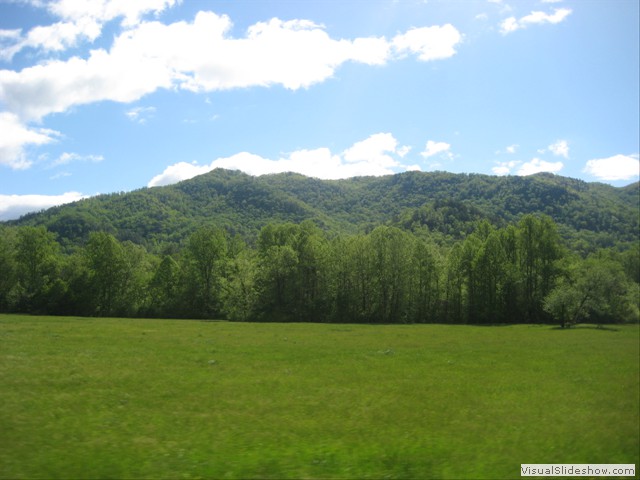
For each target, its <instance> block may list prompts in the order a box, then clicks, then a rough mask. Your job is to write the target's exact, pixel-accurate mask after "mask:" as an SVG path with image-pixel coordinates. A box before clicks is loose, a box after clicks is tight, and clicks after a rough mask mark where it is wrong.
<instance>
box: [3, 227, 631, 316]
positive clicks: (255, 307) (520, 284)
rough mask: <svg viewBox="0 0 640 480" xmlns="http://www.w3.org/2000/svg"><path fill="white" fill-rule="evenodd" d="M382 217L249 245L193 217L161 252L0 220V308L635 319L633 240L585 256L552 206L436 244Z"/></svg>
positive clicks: (280, 232)
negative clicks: (338, 231)
mask: <svg viewBox="0 0 640 480" xmlns="http://www.w3.org/2000/svg"><path fill="white" fill-rule="evenodd" d="M428 232H429V231H428V228H424V229H423V230H415V229H414V230H413V231H407V230H405V229H401V228H397V227H393V226H378V227H376V228H374V229H372V230H371V231H370V232H368V233H363V234H359V235H335V236H330V235H329V234H327V233H326V232H325V231H323V230H321V229H320V228H319V227H318V226H316V224H314V223H313V222H312V221H308V220H307V221H303V222H301V223H298V224H294V223H282V224H268V225H267V226H265V227H264V228H262V230H261V231H260V233H259V235H258V238H257V240H256V241H255V244H253V245H251V246H249V245H247V244H246V243H245V242H244V241H243V240H242V239H241V238H240V237H238V236H231V235H230V234H229V233H228V232H227V231H226V230H224V229H222V228H218V227H215V226H202V227H200V228H198V229H197V230H196V231H195V232H194V233H193V234H191V235H190V236H189V237H188V239H187V240H186V241H185V242H184V244H183V245H182V246H181V247H180V248H177V249H175V250H174V251H172V252H171V253H166V254H163V255H161V254H155V253H149V252H148V251H147V250H146V249H145V248H143V247H141V246H139V245H137V244H134V243H132V242H130V241H124V242H122V241H119V240H117V239H116V238H115V237H114V236H113V235H111V234H109V233H106V232H92V233H91V234H90V235H89V237H88V241H87V242H86V243H85V244H84V245H82V246H78V247H74V248H71V249H67V250H65V251H63V249H62V247H61V245H60V243H58V241H57V239H56V236H55V234H54V233H52V232H50V231H48V230H47V229H46V228H45V227H9V226H4V227H0V311H2V312H23V313H34V314H35V313H37V314H53V315H78V316H125V317H140V316H144V317H166V318H211V319H213V318H215V319H219V318H224V319H229V320H235V321H282V322H290V321H296V322H297V321H301V322H305V321H309V322H349V323H357V322H363V323H472V324H497V323H540V322H558V323H560V324H561V325H562V326H563V327H564V326H569V325H572V324H575V323H578V322H581V321H585V320H586V319H591V321H594V322H598V323H611V322H637V321H638V318H639V312H638V292H639V285H638V284H639V282H640V278H639V275H640V274H639V271H640V264H639V262H640V250H639V249H638V245H637V244H636V245H635V247H634V248H631V249H627V250H625V251H622V252H620V251H616V250H614V249H602V250H598V251H597V252H595V253H592V254H591V255H589V256H588V257H586V258H583V257H581V256H579V255H577V254H575V253H572V252H570V251H568V250H567V249H566V247H564V245H563V242H562V241H561V238H560V236H559V234H558V231H557V226H556V224H555V223H554V222H553V220H552V219H551V218H550V217H547V216H544V215H526V216H524V217H522V219H521V220H520V221H519V222H518V223H515V224H511V225H507V226H506V227H504V228H496V227H494V226H492V225H491V224H490V223H489V222H487V221H484V220H483V221H478V222H477V223H476V224H475V228H474V229H473V231H472V232H471V233H470V234H468V235H467V236H466V237H465V238H464V239H463V240H460V241H457V242H454V243H453V244H450V245H446V246H443V245H442V244H439V243H436V242H435V241H434V240H433V238H431V236H430V234H429V233H428Z"/></svg>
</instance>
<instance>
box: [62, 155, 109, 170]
mask: <svg viewBox="0 0 640 480" xmlns="http://www.w3.org/2000/svg"><path fill="white" fill-rule="evenodd" d="M103 160H104V157H103V156H102V155H79V154H77V153H68V152H65V153H63V154H62V155H60V156H59V157H58V158H57V159H55V160H54V161H53V163H52V164H51V166H52V167H57V166H59V165H67V164H69V163H71V162H91V163H98V162H102V161H103Z"/></svg>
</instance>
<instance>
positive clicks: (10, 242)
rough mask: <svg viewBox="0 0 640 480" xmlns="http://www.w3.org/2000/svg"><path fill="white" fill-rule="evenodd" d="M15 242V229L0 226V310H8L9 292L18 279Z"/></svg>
mask: <svg viewBox="0 0 640 480" xmlns="http://www.w3.org/2000/svg"><path fill="white" fill-rule="evenodd" d="M16 243H17V239H16V230H15V229H14V228H9V227H2V226H0V312H6V311H8V310H9V303H10V302H9V298H10V294H9V292H11V290H12V289H13V288H14V287H15V285H16V283H17V281H18V279H17V265H16V256H15V248H16Z"/></svg>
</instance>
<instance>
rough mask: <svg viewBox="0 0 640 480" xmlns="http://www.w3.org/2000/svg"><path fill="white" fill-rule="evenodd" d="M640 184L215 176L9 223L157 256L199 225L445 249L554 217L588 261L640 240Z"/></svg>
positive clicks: (251, 233)
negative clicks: (102, 239) (302, 226)
mask: <svg viewBox="0 0 640 480" xmlns="http://www.w3.org/2000/svg"><path fill="white" fill-rule="evenodd" d="M639 203H640V190H639V187H638V184H637V183H636V184H633V185H629V186H628V187H625V188H614V187H611V186H608V185H604V184H597V183H585V182H582V181H579V180H574V179H570V178H565V177H560V176H555V175H550V174H537V175H532V176H528V177H491V176H487V175H475V174H473V175H466V174H452V173H446V172H430V173H421V172H406V173H402V174H397V175H391V176H383V177H360V178H351V179H346V180H325V181H323V180H318V179H313V178H307V177H304V176H302V175H298V174H290V173H287V174H278V175H264V176H261V177H251V176H248V175H245V174H243V173H240V172H237V171H228V170H220V169H218V170H214V171H212V172H209V173H207V174H205V175H201V176H199V177H195V178H193V179H191V180H187V181H184V182H181V183H178V184H175V185H169V186H166V187H154V188H146V189H141V190H137V191H133V192H130V193H118V194H111V195H100V196H97V197H94V198H88V199H85V200H82V201H79V202H76V203H73V204H69V205H64V206H61V207H55V208H52V209H49V210H46V211H44V212H40V213H36V214H29V215H26V216H24V217H23V218H21V219H20V220H18V221H13V222H9V224H12V225H30V226H38V225H43V226H45V227H47V229H48V230H49V231H51V232H53V233H55V234H56V235H57V237H58V239H59V241H60V243H61V245H62V247H63V248H64V249H71V248H73V247H74V246H78V245H84V244H85V243H86V242H87V240H88V238H89V234H90V233H91V232H94V231H104V232H107V233H110V234H112V235H114V236H115V237H116V238H118V239H119V240H120V241H125V240H130V241H132V242H134V243H137V244H140V245H144V246H145V247H146V248H147V249H148V250H149V251H152V252H154V253H159V252H162V253H167V252H166V251H165V250H166V249H167V248H168V246H169V245H172V246H174V247H175V246H179V245H181V243H182V242H184V241H186V239H187V238H188V237H189V236H190V235H191V234H192V233H193V232H195V231H196V230H197V229H198V228H200V227H201V226H202V225H214V226H217V227H219V228H224V229H225V230H227V231H228V232H229V233H230V234H231V235H235V234H240V235H241V236H242V237H243V238H245V239H246V240H247V241H248V242H249V243H252V242H253V241H254V240H255V239H256V238H257V236H258V234H259V232H260V230H261V229H262V228H263V227H264V226H266V225H267V224H269V223H294V224H299V223H301V222H303V221H304V220H313V221H314V222H315V223H316V224H317V225H318V226H320V228H322V229H323V230H325V231H327V232H330V233H331V234H354V233H359V232H370V231H371V230H373V229H374V228H375V227H376V226H379V225H381V224H387V225H393V226H397V227H400V228H402V229H405V230H411V231H413V232H414V233H418V232H419V231H422V230H425V229H426V230H427V231H428V232H429V233H430V235H431V236H432V238H433V240H434V241H436V242H438V243H439V244H442V245H446V244H448V243H451V242H453V241H459V240H462V239H464V238H465V237H466V236H467V235H469V234H470V233H471V232H472V231H473V230H474V229H475V224H476V223H477V222H478V221H481V220H488V221H489V222H490V223H491V224H492V225H494V226H495V227H504V226H505V225H507V224H511V223H514V222H517V221H519V220H520V219H521V218H522V217H523V216H524V215H527V214H535V215H540V214H544V215H548V216H550V217H551V218H552V219H553V220H554V222H555V223H556V224H557V225H558V232H559V233H560V235H561V236H562V238H563V239H564V241H565V242H567V244H568V246H569V247H570V248H571V249H572V250H574V251H578V252H579V253H580V254H581V255H583V256H585V255H586V254H588V253H591V252H593V251H595V250H597V249H599V248H609V247H613V246H616V245H621V244H622V243H627V242H634V241H636V240H637V233H638V229H639V225H640V224H639V218H638V205H639Z"/></svg>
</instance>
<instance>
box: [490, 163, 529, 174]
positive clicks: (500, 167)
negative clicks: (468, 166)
mask: <svg viewBox="0 0 640 480" xmlns="http://www.w3.org/2000/svg"><path fill="white" fill-rule="evenodd" d="M520 163H522V162H519V161H517V160H512V161H510V162H496V164H497V165H496V166H495V167H493V168H492V169H491V171H492V172H493V173H494V175H500V176H503V175H509V174H510V173H511V172H512V171H513V169H514V168H516V167H517V166H518V165H520Z"/></svg>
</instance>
